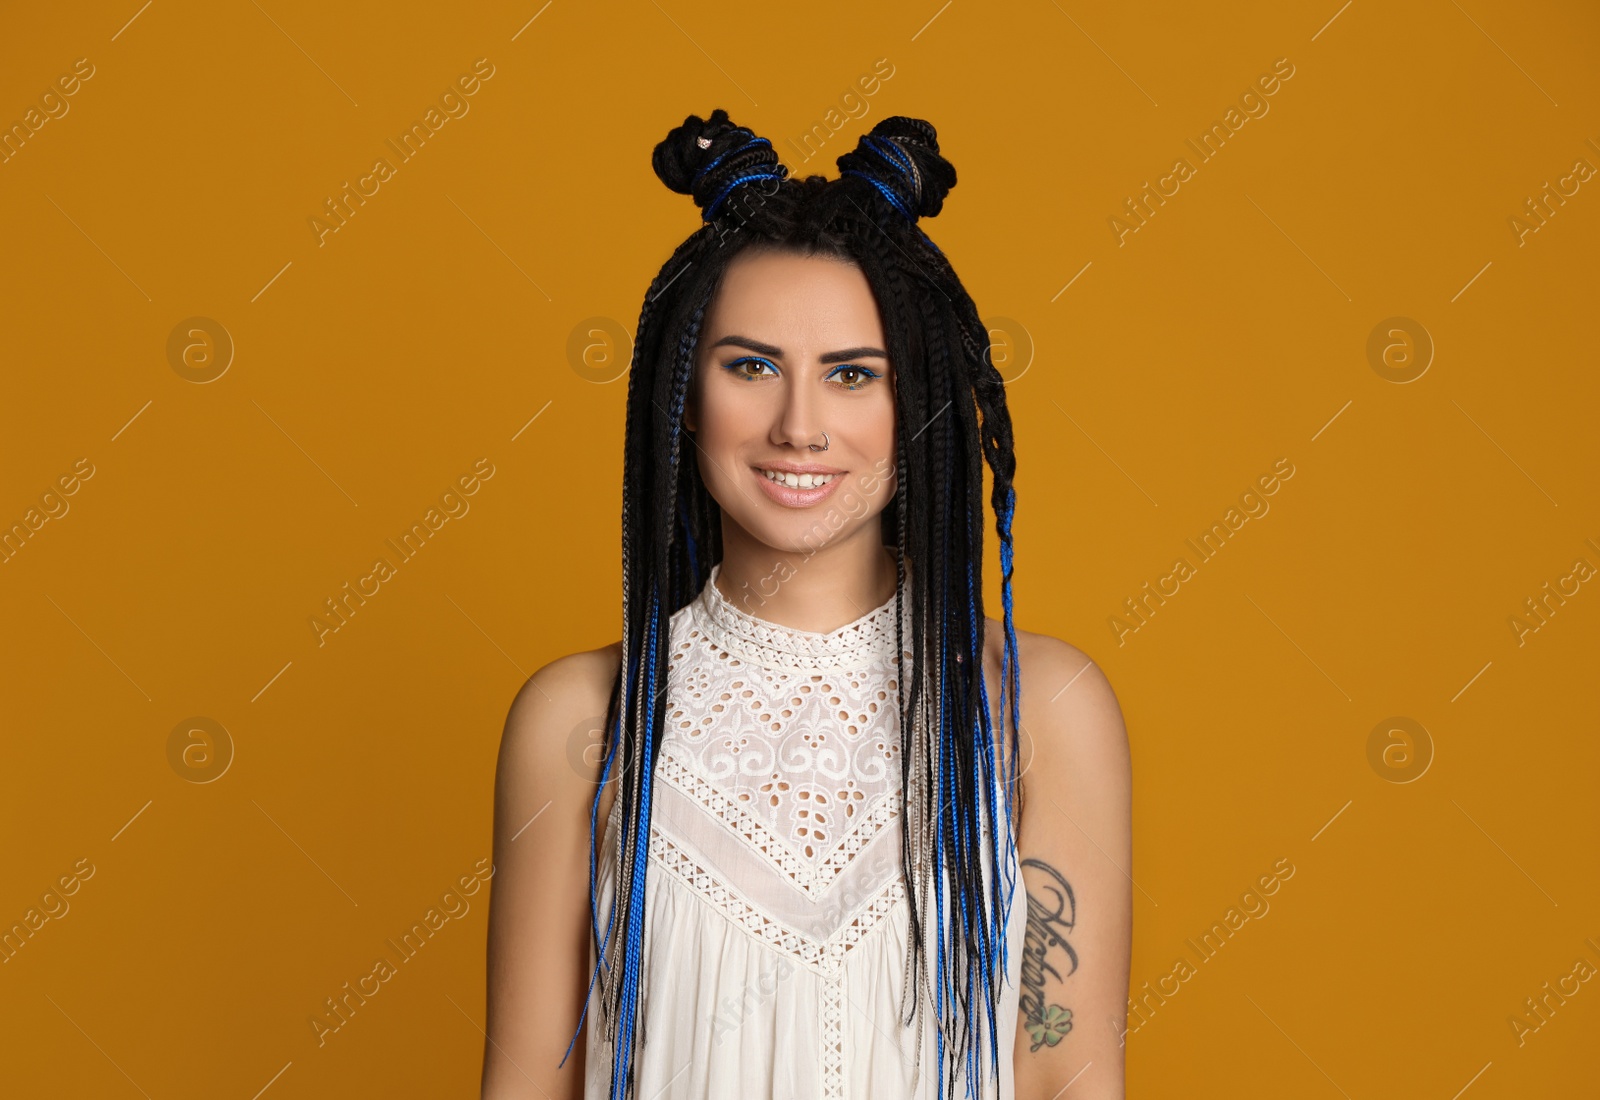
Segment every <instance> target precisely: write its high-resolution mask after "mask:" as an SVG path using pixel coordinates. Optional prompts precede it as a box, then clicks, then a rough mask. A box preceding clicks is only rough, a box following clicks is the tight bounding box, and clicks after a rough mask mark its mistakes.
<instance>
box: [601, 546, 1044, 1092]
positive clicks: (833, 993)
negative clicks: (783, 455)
mask: <svg viewBox="0 0 1600 1100" xmlns="http://www.w3.org/2000/svg"><path fill="white" fill-rule="evenodd" d="M720 570H721V566H720V565H718V566H716V567H714V568H713V570H712V572H711V578H710V580H709V581H708V582H707V583H706V585H705V587H704V589H703V590H702V591H701V593H700V594H699V596H697V597H696V598H695V599H694V600H693V601H691V602H690V603H689V604H687V605H686V606H684V607H683V608H681V609H680V610H679V611H677V612H676V613H675V614H674V615H673V616H672V620H671V628H670V645H671V649H670V656H669V669H670V671H669V681H668V685H667V693H666V699H665V704H666V715H665V724H664V736H663V740H662V744H661V749H660V756H659V759H658V762H657V766H656V773H655V783H654V788H653V794H652V802H653V807H652V814H651V836H650V856H649V858H650V865H649V868H648V871H647V874H646V879H645V899H646V918H645V946H644V967H643V973H642V975H641V978H640V991H641V992H640V998H639V1008H638V1013H639V1019H640V1027H641V1042H640V1044H639V1046H638V1047H637V1048H636V1050H635V1053H634V1069H635V1073H636V1074H637V1088H636V1095H637V1096H638V1097H639V1098H640V1100H645V1098H650V1100H702V1098H705V1100H710V1098H721V1097H728V1098H739V1100H745V1098H751V1100H753V1098H757V1097H761V1098H766V1097H771V1098H773V1100H813V1098H819V1097H829V1098H835V1097H836V1098H857V1100H866V1098H871V1100H880V1098H890V1097H893V1098H896V1100H898V1098H901V1097H906V1098H913V1097H917V1098H920V1097H927V1098H933V1097H937V1096H938V1092H939V1090H938V1072H937V1070H938V1067H937V1059H936V1050H937V1047H936V1042H937V1037H936V1035H937V1033H936V1030H935V1027H936V1025H935V1022H934V1014H933V1010H932V1005H931V1003H930V1002H929V1001H928V1000H927V994H926V992H924V993H923V994H922V1001H921V1003H920V1004H919V1006H918V1009H917V1014H916V1022H915V1024H914V1025H913V1026H906V1025H905V1024H904V1023H903V1020H904V1017H905V1014H904V1013H903V1012H902V1011H901V995H902V986H903V980H904V978H905V967H906V957H907V952H906V947H907V939H908V936H909V933H910V900H909V899H910V891H909V890H908V888H907V884H906V880H905V877H904V874H903V872H902V867H901V843H902V825H901V817H902V812H903V798H902V792H901V759H900V754H901V751H902V745H901V737H900V716H899V709H898V707H899V682H898V676H899V670H898V669H897V667H896V662H895V660H894V654H895V644H896V639H895V623H894V608H895V599H894V597H892V596H891V597H890V598H889V600H888V602H886V603H885V604H883V605H881V606H880V607H878V608H875V609H874V610H872V611H870V612H868V613H867V614H865V615H863V616H862V617H861V618H859V619H857V620H856V621H854V622H852V623H849V624H847V625H845V626H843V627H840V628H839V629H838V630H834V631H831V632H828V633H811V632H806V631H797V630H791V629H789V628H787V627H783V626H780V625H778V624H776V623H771V622H768V621H766V620H763V619H760V618H758V617H756V616H754V615H752V614H750V613H748V612H746V611H744V610H743V609H741V608H740V607H738V606H736V605H735V604H733V603H732V602H730V601H729V600H728V599H727V597H725V596H723V595H722V593H721V591H720V590H719V589H718V588H717V586H716V578H717V575H718V573H719V572H720ZM906 610H907V613H908V614H907V618H906V620H905V622H904V629H905V634H904V638H905V646H906V650H907V651H906V653H905V654H904V657H905V667H906V668H907V669H909V668H910V663H911V653H910V619H909V603H908V604H907V607H906ZM620 810H621V807H620V805H617V804H614V805H613V810H612V814H611V816H610V820H609V822H608V824H607V827H606V830H605V836H604V840H603V842H602V850H601V853H600V859H599V875H600V880H599V883H598V890H599V899H600V914H601V917H600V926H601V931H602V933H603V932H604V930H605V925H606V921H605V914H606V913H607V912H609V910H610V906H611V899H612V893H613V883H612V878H613V874H614V871H613V869H612V858H613V853H614V844H615V833H616V829H617V828H618V822H619V817H620ZM1002 850H1004V849H1002ZM1015 870H1016V868H1015V863H1013V865H1012V869H1011V871H1012V874H1013V875H1015ZM1016 881H1017V882H1018V884H1019V888H1018V893H1017V895H1016V897H1015V903H1014V904H1012V906H1011V914H1010V924H1009V926H1008V928H1007V932H1006V935H1007V941H1008V944H1009V950H1008V957H1009V966H1008V975H1007V977H1008V982H1007V984H1005V985H1004V986H1003V990H1002V992H1003V1000H1002V1003H1001V1005H999V1006H997V1011H996V1021H997V1025H998V1029H999V1034H1000V1045H999V1050H1000V1078H999V1087H998V1090H996V1086H995V1082H994V1081H993V1080H983V1081H980V1082H979V1084H980V1085H981V1086H982V1087H981V1088H980V1089H977V1090H975V1094H976V1095H980V1096H983V1097H986V1098H998V1100H1011V1098H1012V1095H1013V1089H1012V1060H1011V1049H1012V1043H1013V1042H1014V1039H1015V1032H1016V1026H1017V999H1018V998H1017V994H1018V990H1017V986H1018V982H1019V975H1020V961H1021V958H1022V938H1023V933H1024V930H1025V924H1026V908H1027V907H1026V904H1024V903H1023V902H1024V899H1023V897H1022V895H1021V893H1020V881H1021V880H1020V877H1018V878H1017V879H1016ZM931 915H932V914H931V910H930V911H929V913H928V916H931ZM933 929H934V925H933V923H932V922H931V921H928V922H927V923H926V924H925V930H926V934H927V935H928V937H929V938H928V941H927V942H928V946H929V950H930V958H931V951H932V948H933V946H934V943H933V937H934V935H935V933H934V931H933ZM594 964H595V957H594V953H593V947H592V945H591V950H590V967H591V971H592V969H593V966H594ZM932 980H933V979H932V977H930V981H932ZM911 988H912V990H913V991H915V990H916V989H917V985H916V983H913V985H912V987H911ZM598 991H599V986H598V985H597V986H596V997H598ZM916 1027H921V1028H922V1029H923V1031H922V1035H921V1042H920V1046H919V1043H918V1035H917V1033H916V1030H915V1028H916ZM600 1032H601V1028H600V1027H599V1026H598V1021H597V1019H596V1013H595V1011H594V1007H593V1006H591V1011H590V1015H589V1024H588V1036H589V1038H588V1040H587V1047H586V1052H587V1058H586V1071H585V1072H586V1091H585V1097H586V1098H587V1100H603V1098H604V1097H605V1096H606V1095H607V1094H606V1085H607V1081H608V1076H609V1071H610V1066H611V1061H612V1057H611V1056H612V1049H611V1044H610V1043H607V1042H604V1041H603V1040H602V1039H601V1037H600ZM987 1041H988V1040H987V1036H985V1037H984V1046H983V1047H981V1048H980V1049H981V1050H983V1052H984V1054H985V1058H987ZM964 1090H965V1082H964V1081H963V1082H961V1084H959V1085H958V1094H960V1093H961V1092H964Z"/></svg>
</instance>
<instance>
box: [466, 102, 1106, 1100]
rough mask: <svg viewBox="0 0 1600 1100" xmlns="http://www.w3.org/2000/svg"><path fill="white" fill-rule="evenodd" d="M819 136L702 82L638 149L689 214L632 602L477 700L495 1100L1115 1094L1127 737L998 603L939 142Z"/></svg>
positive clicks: (983, 417) (652, 332)
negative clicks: (834, 150)
mask: <svg viewBox="0 0 1600 1100" xmlns="http://www.w3.org/2000/svg"><path fill="white" fill-rule="evenodd" d="M838 165H839V169H840V176H839V178H838V179H836V180H827V179H825V178H823V177H821V176H812V177H809V178H806V179H802V180H796V179H791V178H789V177H788V173H787V171H786V169H785V168H784V167H783V166H782V165H780V164H778V163H777V157H776V155H775V153H774V152H773V149H772V146H771V144H770V143H769V142H768V141H767V140H766V139H764V138H759V137H756V136H755V135H754V134H752V133H751V132H750V131H749V130H747V129H744V128H742V127H737V126H735V125H734V124H733V123H732V122H730V121H729V119H728V116H727V113H726V112H724V111H721V110H718V111H715V112H713V113H712V115H711V117H710V118H709V119H701V118H699V117H698V116H690V117H689V118H688V119H687V120H686V121H685V123H684V124H683V125H682V126H680V127H677V128H676V129H674V130H673V131H672V132H671V133H670V134H668V136H667V138H666V140H664V141H663V142H661V144H660V145H659V146H657V148H656V150H655V157H654V166H655V170H656V173H657V174H658V175H659V176H660V178H661V179H662V181H663V182H664V183H666V185H667V186H668V187H669V188H671V189H672V190H673V191H676V192H679V193H682V194H688V195H691V196H693V198H694V201H695V203H696V204H697V205H698V206H699V207H700V209H701V213H702V225H701V227H700V228H699V229H698V230H697V231H696V232H695V233H693V234H691V235H690V237H689V238H688V239H687V240H686V241H684V243H683V244H682V245H681V246H679V248H678V249H677V251H676V252H674V254H673V255H672V257H671V259H669V260H668V261H667V263H666V264H665V266H663V267H662V269H661V271H660V273H659V274H658V275H657V277H656V279H655V281H654V282H653V283H652V284H651V286H650V289H649V292H648V293H647V294H646V296H645V302H644V308H643V311H642V313H641V316H640V319H639V327H638V337H637V340H636V345H635V350H634V356H633V362H632V373H631V375H630V377H629V382H628V405H627V425H626V453H625V465H624V473H623V490H622V627H623V630H622V633H623V637H622V639H621V640H620V641H619V642H617V643H615V644H613V645H611V646H607V647H605V648H603V649H598V650H593V651H589V652H584V653H576V654H573V655H571V656H568V657H563V658H561V659H559V660H557V661H554V662H552V663H551V664H549V665H547V666H545V667H544V668H542V669H540V670H539V671H538V672H537V673H535V674H534V675H533V676H532V677H531V678H530V679H529V680H528V682H527V684H526V685H524V687H523V688H522V690H521V691H520V693H519V694H518V696H517V698H516V700H515V701H514V703H513V704H512V707H511V710H510V714H509V715H508V717H507V720H506V726H505V733H504V737H503V739H502V747H501V752H500V761H499V769H498V775H497V780H496V795H495V863H496V867H497V871H496V876H495V882H494V890H493V897H492V902H491V907H490V920H489V975H488V983H489V1012H488V1032H487V1039H488V1042H487V1043H486V1045H485V1051H484V1074H483V1095H484V1097H486V1098H487V1100H510V1098H513V1097H557V1098H578V1097H583V1098H586V1100H600V1098H609V1100H628V1098H637V1100H686V1098H696V1100H699V1098H713V1097H718V1098H720V1097H728V1098H736V1100H744V1098H754V1097H774V1098H783V1100H787V1098H795V1100H813V1098H818V1097H853V1098H864V1100H865V1098H870V1100H883V1098H890V1097H893V1098H900V1097H927V1098H933V1097H936V1096H951V1097H955V1096H973V1097H978V1096H983V1097H999V1098H1002V1100H1012V1098H1016V1100H1045V1098H1052V1097H1057V1096H1062V1095H1065V1096H1067V1097H1068V1098H1069V1100H1083V1098H1096V1100H1105V1098H1112V1097H1118V1098H1120V1097H1121V1096H1122V1095H1123V1057H1122V1034H1123V1031H1124V1025H1123V1021H1124V1019H1125V1005H1126V998H1127V985H1128V962H1129V947H1130V935H1131V927H1130V925H1131V901H1132V899H1131V894H1130V888H1129V884H1130V879H1129V877H1128V874H1127V871H1128V867H1129V863H1130V855H1131V852H1130V848H1131V840H1130V826H1129V813H1130V802H1131V795H1130V778H1129V753H1128V745H1127V737H1126V734H1125V732H1124V729H1123V724H1122V717H1121V714H1120V711H1119V709H1118V705H1117V702H1116V698H1115V696H1114V694H1113V692H1112V690H1111V687H1110V685H1109V684H1108V683H1107V681H1106V678H1105V676H1104V675H1103V674H1102V672H1101V671H1100V669H1099V668H1098V666H1096V665H1095V664H1094V663H1093V662H1092V661H1090V660H1089V658H1088V657H1086V656H1085V655H1084V654H1083V653H1082V652H1080V651H1079V650H1077V649H1075V648H1073V647H1072V646H1070V645H1068V644H1066V643H1065V642H1062V641H1060V640H1058V639H1056V638H1053V637H1050V636H1049V635H1045V634H1033V633H1030V632H1028V631H1022V630H1017V629H1016V628H1015V626H1014V624H1013V619H1012V610H1013V608H1012V603H1013V601H1012V571H1013V560H1014V553H1015V551H1014V545H1013V537H1012V517H1013V511H1014V507H1015V502H1016V499H1017V494H1016V492H1015V489H1014V486H1013V480H1014V472H1015V469H1016V460H1015V457H1014V454H1013V447H1012V433H1011V418H1010V415H1009V413H1008V411H1007V408H1006V393H1005V388H1004V384H1003V382H1002V379H1001V377H1000V374H999V372H998V371H997V370H996V369H995V367H994V365H993V363H992V362H991V361H990V359H989V355H988V346H989V341H988V334H987V330H986V328H985V326H984V323H983V322H982V320H980V318H979V315H978V312H977V310H976V308H975V306H974V305H973V302H972V299H971V298H970V296H969V295H968V294H967V292H966V290H965V289H964V288H963V287H962V285H961V282H960V280H959V279H958V278H957V277H956V274H955V272H954V271H953V270H952V268H951V266H950V263H949V261H948V260H947V259H946V258H945V256H944V254H943V253H942V252H941V251H940V250H939V249H938V248H937V246H935V245H934V243H933V242H932V241H931V240H930V239H929V238H928V237H927V236H926V234H925V233H923V232H922V230H921V229H920V228H919V227H918V224H917V223H918V221H919V219H921V218H926V217H931V216H933V215H935V214H937V213H938V212H939V210H940V208H941V207H942V205H943V203H944V199H945V195H946V193H947V192H948V191H949V190H950V188H951V187H953V186H954V184H955V180H956V175H955V170H954V168H953V167H952V166H951V165H950V163H949V162H948V161H947V160H945V159H944V158H943V157H942V156H941V155H940V153H939V146H938V143H937V141H936V135H935V131H934V128H933V127H932V126H930V125H928V124H927V123H926V122H923V121H921V120H919V119H910V118H903V117H895V118H889V119H885V120H883V121H882V122H880V123H878V124H877V125H876V126H875V127H873V129H872V132H871V133H870V134H869V135H868V136H866V137H864V138H862V139H861V141H860V143H859V144H858V145H857V147H856V148H855V150H854V151H852V152H850V153H848V154H846V155H844V156H842V157H840V158H839V159H838ZM985 461H987V464H988V466H989V469H990V473H991V477H992V487H991V489H990V492H989V494H988V499H989V501H990V503H991V505H992V507H993V510H994V523H995V530H996V533H997V536H998V540H999V550H1000V568H1001V577H1000V590H1001V594H1002V604H1003V608H1002V615H1003V618H1001V619H996V618H991V617H987V616H986V615H985V614H984V609H983V590H984V585H983V563H984V529H985V526H986V517H985V511H984V463H985ZM1067 484H1068V481H1067V479H1066V478H1064V477H1061V478H1058V477H1054V476H1051V477H1048V478H1046V479H1043V480H1041V482H1040V489H1039V490H1038V491H1039V492H1040V494H1041V495H1042V496H1044V497H1045V498H1046V499H1050V498H1051V497H1054V498H1055V499H1057V500H1061V501H1063V502H1064V499H1065V497H1066V494H1067V492H1068V489H1067ZM1057 506H1058V507H1059V506H1060V505H1057ZM1023 683H1026V684H1028V685H1029V690H1028V692H1027V694H1026V695H1022V694H1021V693H1020V690H1019V689H1020V686H1021V684H1023ZM590 729H595V730H597V736H598V739H599V745H598V748H599V752H598V755H597V757H596V758H594V759H592V760H588V761H587V762H585V763H584V764H583V765H582V766H575V765H574V763H573V746H574V744H575V743H579V744H581V741H582V739H583V737H584V735H585V734H586V732H587V731H588V730H590ZM575 737H576V738H577V741H576V742H575V740H574V738H575ZM1024 773H1026V787H1027V789H1028V792H1029V796H1028V797H1027V798H1026V800H1024V798H1023V797H1022V788H1023V784H1022V779H1023V775H1024ZM1024 803H1025V805H1024ZM1069 1085H1070V1091H1069V1092H1064V1091H1063V1090H1065V1089H1067V1088H1068V1087H1069Z"/></svg>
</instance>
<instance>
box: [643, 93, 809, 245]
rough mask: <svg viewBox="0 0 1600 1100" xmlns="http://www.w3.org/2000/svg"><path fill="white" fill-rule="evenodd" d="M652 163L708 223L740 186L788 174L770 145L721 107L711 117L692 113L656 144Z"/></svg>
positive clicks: (661, 175) (663, 177) (780, 177)
mask: <svg viewBox="0 0 1600 1100" xmlns="http://www.w3.org/2000/svg"><path fill="white" fill-rule="evenodd" d="M651 164H652V165H653V166H654V168H655V170H656V175H657V176H659V177H660V178H661V182H662V183H664V184H666V185H667V186H668V187H669V188H670V189H672V190H673V191H675V192H677V193H678V194H680V195H690V196H693V198H694V202H695V205H696V206H698V207H699V208H700V210H701V213H702V216H703V217H704V218H705V219H706V220H707V221H710V220H711V219H712V218H713V217H715V216H716V214H717V211H718V210H719V209H720V208H721V206H722V203H723V200H725V199H726V198H727V197H728V194H729V192H731V191H732V190H733V188H734V187H735V186H737V185H738V184H741V183H746V182H749V181H751V180H758V179H772V178H776V179H780V180H781V179H783V178H785V177H786V176H787V175H788V169H787V168H785V167H784V166H783V165H782V164H779V163H778V154H777V152H776V151H775V150H774V149H773V148H772V142H770V141H768V140H767V139H766V138H764V137H757V136H756V135H755V134H754V133H753V132H751V131H750V130H748V129H747V128H745V127H743V126H736V125H734V123H733V121H732V120H731V119H729V118H728V112H727V111H724V110H723V109H722V108H721V107H718V108H717V109H716V110H715V111H712V112H711V117H710V118H709V119H704V118H701V117H700V116H699V115H690V116H689V117H688V118H686V119H684V120H683V125H682V126H676V127H674V128H673V129H672V131H671V132H670V133H668V134H667V136H666V137H665V138H664V139H662V141H661V143H660V144H659V145H657V146H656V149H655V153H654V154H653V155H652V157H651Z"/></svg>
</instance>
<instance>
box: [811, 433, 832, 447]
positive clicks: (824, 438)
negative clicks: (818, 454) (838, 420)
mask: <svg viewBox="0 0 1600 1100" xmlns="http://www.w3.org/2000/svg"><path fill="white" fill-rule="evenodd" d="M830 446H832V444H830V443H829V442H828V433H827V432H823V433H822V446H820V447H819V446H817V445H816V444H815V443H813V444H811V449H812V450H813V451H826V450H827V449H828V448H829V447H830Z"/></svg>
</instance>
